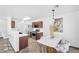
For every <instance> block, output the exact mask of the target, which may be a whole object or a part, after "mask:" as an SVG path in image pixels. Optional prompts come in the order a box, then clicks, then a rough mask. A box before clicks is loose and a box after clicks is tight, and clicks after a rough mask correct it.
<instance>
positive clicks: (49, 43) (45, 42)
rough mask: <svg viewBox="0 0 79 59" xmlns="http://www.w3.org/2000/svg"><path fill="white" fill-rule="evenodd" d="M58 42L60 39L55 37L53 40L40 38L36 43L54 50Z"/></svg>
mask: <svg viewBox="0 0 79 59" xmlns="http://www.w3.org/2000/svg"><path fill="white" fill-rule="evenodd" d="M60 40H61V37H55V38H50V37H42V38H41V39H40V40H37V42H38V43H40V44H43V45H46V46H49V47H52V48H56V46H57V45H58V43H59V41H60Z"/></svg>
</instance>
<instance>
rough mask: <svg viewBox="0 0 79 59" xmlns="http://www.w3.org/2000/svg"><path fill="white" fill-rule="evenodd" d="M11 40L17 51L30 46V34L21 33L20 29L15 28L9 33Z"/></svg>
mask: <svg viewBox="0 0 79 59" xmlns="http://www.w3.org/2000/svg"><path fill="white" fill-rule="evenodd" d="M9 41H10V43H11V45H12V47H13V49H14V51H15V52H19V51H20V50H21V49H23V48H25V47H27V46H28V34H19V32H18V31H16V30H13V31H11V32H10V34H9Z"/></svg>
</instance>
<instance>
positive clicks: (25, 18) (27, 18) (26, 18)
mask: <svg viewBox="0 0 79 59" xmlns="http://www.w3.org/2000/svg"><path fill="white" fill-rule="evenodd" d="M30 19H31V17H24V18H23V20H30Z"/></svg>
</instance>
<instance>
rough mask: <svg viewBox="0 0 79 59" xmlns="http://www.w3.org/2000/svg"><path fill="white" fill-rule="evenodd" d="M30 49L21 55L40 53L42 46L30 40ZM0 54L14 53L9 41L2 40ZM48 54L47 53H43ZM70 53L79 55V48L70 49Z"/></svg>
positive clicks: (27, 48)
mask: <svg viewBox="0 0 79 59" xmlns="http://www.w3.org/2000/svg"><path fill="white" fill-rule="evenodd" d="M28 42H29V44H28V47H26V48H24V49H22V50H21V51H20V52H19V53H40V52H41V51H40V46H39V43H37V42H36V40H34V39H31V38H29V39H28ZM0 53H14V50H13V48H12V47H11V45H10V43H9V42H8V40H4V39H0ZM41 53H47V52H45V51H44V52H43V51H42V52H41ZM68 53H79V48H74V47H70V49H69V52H68Z"/></svg>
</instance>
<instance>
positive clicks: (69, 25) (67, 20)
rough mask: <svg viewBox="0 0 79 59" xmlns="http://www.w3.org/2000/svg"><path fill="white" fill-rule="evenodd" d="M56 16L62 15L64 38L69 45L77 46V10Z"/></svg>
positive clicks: (78, 30) (78, 27)
mask: <svg viewBox="0 0 79 59" xmlns="http://www.w3.org/2000/svg"><path fill="white" fill-rule="evenodd" d="M57 17H63V31H64V39H65V40H69V41H70V43H71V46H74V47H78V48H79V11H75V12H72V13H66V14H62V15H59V16H57Z"/></svg>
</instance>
